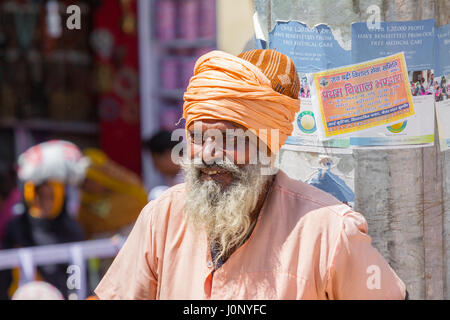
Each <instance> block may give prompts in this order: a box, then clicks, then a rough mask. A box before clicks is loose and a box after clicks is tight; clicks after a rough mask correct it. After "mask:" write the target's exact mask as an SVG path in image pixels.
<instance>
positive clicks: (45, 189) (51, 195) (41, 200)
mask: <svg viewBox="0 0 450 320" xmlns="http://www.w3.org/2000/svg"><path fill="white" fill-rule="evenodd" d="M58 188H59V189H61V188H63V187H62V186H61V185H57V183H53V184H52V183H50V182H44V183H42V184H40V185H38V186H36V188H35V199H34V203H33V207H35V208H37V209H39V211H40V216H41V218H53V217H54V215H55V214H56V213H55V212H54V211H55V201H56V202H60V201H61V199H58V198H59V197H61V192H63V191H62V190H58ZM57 213H59V212H57Z"/></svg>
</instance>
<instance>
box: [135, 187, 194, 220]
mask: <svg viewBox="0 0 450 320" xmlns="http://www.w3.org/2000/svg"><path fill="white" fill-rule="evenodd" d="M184 201H185V184H184V183H181V184H177V185H175V186H173V187H171V188H169V189H167V190H165V191H164V192H163V193H162V194H161V195H160V196H159V197H158V198H156V199H155V200H152V201H150V202H149V203H148V204H147V205H146V206H145V207H144V209H142V213H143V214H144V215H150V216H151V220H152V221H153V223H156V222H157V221H164V220H167V219H168V218H169V217H171V216H172V217H173V216H174V215H176V216H178V215H181V213H182V211H183V206H184Z"/></svg>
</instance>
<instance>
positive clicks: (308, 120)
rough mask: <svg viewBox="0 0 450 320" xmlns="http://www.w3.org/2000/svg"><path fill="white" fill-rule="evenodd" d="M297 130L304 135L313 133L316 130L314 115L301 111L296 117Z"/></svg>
mask: <svg viewBox="0 0 450 320" xmlns="http://www.w3.org/2000/svg"><path fill="white" fill-rule="evenodd" d="M297 125H298V128H299V129H300V130H301V131H302V132H304V133H314V132H316V130H317V127H316V120H315V118H314V113H313V112H311V111H303V112H301V113H300V114H299V115H298V117H297Z"/></svg>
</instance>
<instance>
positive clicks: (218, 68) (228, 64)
mask: <svg viewBox="0 0 450 320" xmlns="http://www.w3.org/2000/svg"><path fill="white" fill-rule="evenodd" d="M240 56H242V58H239V57H236V56H233V55H231V54H228V53H225V52H222V51H211V52H209V53H207V54H205V55H203V56H201V57H200V58H199V59H198V60H197V62H196V64H195V68H194V76H193V77H192V78H191V80H190V83H189V86H188V88H187V90H186V92H185V94H184V105H183V117H184V118H185V119H186V129H187V128H188V127H189V125H190V124H191V123H193V122H194V121H198V120H207V119H215V120H227V121H231V122H235V123H238V124H240V125H242V126H244V127H245V128H247V129H250V130H255V133H256V135H257V136H258V138H259V139H261V140H262V141H263V142H264V143H266V144H267V146H268V147H269V148H270V150H271V151H272V153H277V152H278V150H279V149H280V148H281V146H282V145H283V144H284V142H285V141H286V139H287V137H288V136H289V135H290V134H291V133H292V130H293V127H292V122H293V121H294V118H295V113H296V112H298V111H299V108H300V101H299V99H298V98H297V97H298V90H299V81H298V75H297V73H296V71H295V66H294V64H293V63H292V60H291V59H290V58H289V57H287V56H285V55H283V54H281V53H279V52H276V51H274V50H253V51H249V52H245V53H242V54H241V55H240ZM247 60H249V61H251V62H249V61H247ZM252 62H253V63H252ZM281 66H282V67H281ZM269 79H271V80H269ZM280 92H282V93H280ZM288 95H289V96H288ZM293 97H295V98H293ZM272 130H278V140H277V139H276V137H275V139H272V136H273V134H272V133H273V131H272ZM272 140H274V141H272Z"/></svg>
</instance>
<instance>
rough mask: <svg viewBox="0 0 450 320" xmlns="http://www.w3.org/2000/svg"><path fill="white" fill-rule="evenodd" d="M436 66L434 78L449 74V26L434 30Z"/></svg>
mask: <svg viewBox="0 0 450 320" xmlns="http://www.w3.org/2000/svg"><path fill="white" fill-rule="evenodd" d="M435 51H436V62H435V63H436V66H435V68H434V69H435V70H434V75H435V76H438V77H439V76H447V75H449V74H450V24H447V25H445V26H442V27H437V28H436V42H435Z"/></svg>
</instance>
